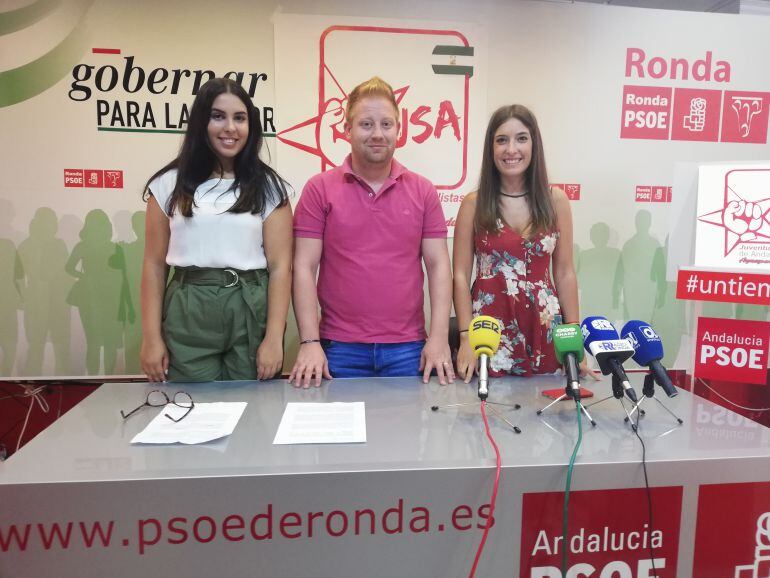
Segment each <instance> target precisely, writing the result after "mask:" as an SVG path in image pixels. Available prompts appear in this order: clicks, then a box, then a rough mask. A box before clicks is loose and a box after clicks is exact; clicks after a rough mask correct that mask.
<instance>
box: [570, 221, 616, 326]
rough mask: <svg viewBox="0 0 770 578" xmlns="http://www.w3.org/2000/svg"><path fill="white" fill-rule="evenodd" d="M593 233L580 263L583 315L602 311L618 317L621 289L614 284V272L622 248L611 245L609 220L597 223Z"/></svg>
mask: <svg viewBox="0 0 770 578" xmlns="http://www.w3.org/2000/svg"><path fill="white" fill-rule="evenodd" d="M590 236H591V243H592V244H593V247H592V248H591V249H586V250H585V251H583V252H582V253H581V254H580V260H579V261H578V263H577V276H578V287H580V315H581V317H583V318H585V317H588V316H590V315H601V316H604V317H606V318H607V319H609V320H611V321H616V320H617V319H618V318H619V315H618V314H619V310H618V302H619V299H620V292H619V288H618V287H617V285H616V284H615V272H616V271H617V268H618V262H619V261H620V249H616V248H613V247H609V246H608V245H609V241H610V227H609V225H607V223H595V224H594V226H593V227H591V233H590Z"/></svg>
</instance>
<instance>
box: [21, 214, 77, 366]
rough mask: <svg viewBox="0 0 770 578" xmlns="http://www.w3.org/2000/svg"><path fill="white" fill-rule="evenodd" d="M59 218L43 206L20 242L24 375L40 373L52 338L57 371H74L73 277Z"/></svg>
mask: <svg viewBox="0 0 770 578" xmlns="http://www.w3.org/2000/svg"><path fill="white" fill-rule="evenodd" d="M57 231H58V219H57V217H56V213H54V211H53V210H52V209H50V208H48V207H41V208H39V209H38V210H37V211H36V212H35V216H34V217H33V218H32V221H31V222H30V224H29V237H27V238H26V239H25V240H24V241H22V242H21V244H20V245H19V257H20V258H21V263H22V265H23V267H24V284H23V286H22V296H23V298H24V333H25V335H26V337H27V361H26V363H25V364H24V375H41V373H42V371H43V355H44V352H45V344H46V342H47V340H48V339H50V340H51V345H52V346H53V353H54V358H55V362H54V375H71V367H70V307H69V305H67V302H66V296H67V293H68V292H69V290H70V288H71V287H72V284H73V279H72V277H70V276H69V275H67V274H66V273H65V272H64V266H65V265H66V263H67V256H68V255H69V251H67V246H66V245H65V244H64V241H62V240H61V239H59V238H57V236H56V234H57Z"/></svg>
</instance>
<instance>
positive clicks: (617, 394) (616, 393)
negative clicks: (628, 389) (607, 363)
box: [588, 373, 644, 431]
mask: <svg viewBox="0 0 770 578" xmlns="http://www.w3.org/2000/svg"><path fill="white" fill-rule="evenodd" d="M613 397H614V398H615V399H617V400H618V401H619V402H620V407H622V408H623V411H624V412H625V414H626V417H625V418H623V421H627V422H629V423H630V424H631V429H633V430H634V431H636V424H635V423H634V421H633V420H632V419H631V414H630V413H628V410H627V409H626V404H625V403H624V402H623V398H624V397H625V392H624V390H623V383H622V382H621V381H620V378H619V377H618V376H616V375H615V374H614V373H613V374H612V395H608V396H607V397H604V398H602V399H600V400H599V401H595V402H593V403H589V404H588V407H592V406H594V405H599V404H600V403H602V402H603V401H607V400H608V399H612V398H613ZM637 405H638V404H637ZM639 412H640V415H644V410H643V409H641V408H640V409H639Z"/></svg>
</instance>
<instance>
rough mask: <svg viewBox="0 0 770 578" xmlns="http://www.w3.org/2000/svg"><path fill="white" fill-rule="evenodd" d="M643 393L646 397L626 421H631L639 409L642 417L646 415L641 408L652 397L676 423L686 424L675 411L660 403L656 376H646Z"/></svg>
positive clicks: (636, 405) (639, 402)
mask: <svg viewBox="0 0 770 578" xmlns="http://www.w3.org/2000/svg"><path fill="white" fill-rule="evenodd" d="M642 393H643V394H644V395H643V396H642V398H641V399H640V400H639V401H638V402H637V403H636V404H635V405H634V407H633V408H632V409H631V413H630V414H629V415H628V417H626V418H623V419H624V421H629V420H630V419H631V416H632V415H634V412H635V411H636V410H637V409H638V410H639V414H640V415H644V410H642V408H641V405H642V402H644V400H645V399H647V398H648V397H651V398H653V399H654V400H655V401H657V402H658V403H659V404H660V405H661V406H663V409H665V410H666V411H667V412H668V413H670V414H671V415H672V416H673V418H674V419H675V420H676V421H678V422H679V423H680V424H683V423H684V420H683V419H682V418H680V417H679V416H678V415H676V414H675V413H674V412H673V411H671V410H670V409H669V408H668V406H666V404H665V403H663V402H662V401H660V398H658V396H656V395H655V376H654V375H653V374H652V373H648V374H647V375H645V376H644V385H643V386H642Z"/></svg>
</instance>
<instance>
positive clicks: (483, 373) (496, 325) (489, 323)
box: [468, 315, 501, 401]
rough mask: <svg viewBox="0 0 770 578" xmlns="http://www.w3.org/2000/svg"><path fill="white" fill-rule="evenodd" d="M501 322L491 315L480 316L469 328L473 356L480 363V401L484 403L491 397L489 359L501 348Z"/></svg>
mask: <svg viewBox="0 0 770 578" xmlns="http://www.w3.org/2000/svg"><path fill="white" fill-rule="evenodd" d="M500 330H501V327H500V322H499V321H498V320H497V319H495V318H494V317H490V316H489V315H479V316H478V317H475V318H473V319H472V320H471V324H470V325H469V326H468V341H469V342H470V344H471V350H472V351H473V355H475V356H476V358H477V359H479V360H480V363H479V399H481V400H482V401H484V400H485V399H487V396H488V395H489V388H488V386H489V383H488V381H489V374H488V363H489V358H490V357H491V356H492V355H494V354H495V352H496V351H497V348H498V347H500Z"/></svg>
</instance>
